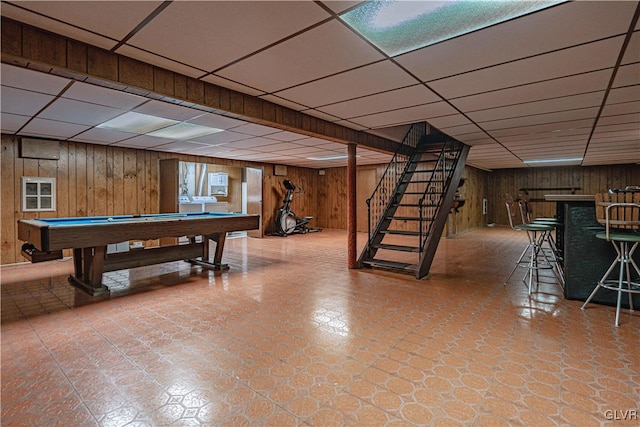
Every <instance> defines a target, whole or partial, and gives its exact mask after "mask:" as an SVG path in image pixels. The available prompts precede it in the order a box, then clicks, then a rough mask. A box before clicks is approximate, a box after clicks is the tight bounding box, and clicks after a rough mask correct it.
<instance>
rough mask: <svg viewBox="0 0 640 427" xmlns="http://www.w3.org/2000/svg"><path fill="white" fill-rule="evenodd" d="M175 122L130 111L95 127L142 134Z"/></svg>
mask: <svg viewBox="0 0 640 427" xmlns="http://www.w3.org/2000/svg"><path fill="white" fill-rule="evenodd" d="M176 123H179V122H178V121H176V120H171V119H165V118H163V117H155V116H149V115H147V114H140V113H134V112H132V111H130V112H128V113H124V114H123V115H121V116H118V117H116V118H113V119H111V120H109V121H106V122H104V123H102V124H99V125H98V126H97V127H99V128H104V129H115V130H119V131H122V132H129V133H137V134H139V135H144V134H145V133H149V132H152V131H154V130H157V129H160V128H163V127H167V126H171V125H174V124H176Z"/></svg>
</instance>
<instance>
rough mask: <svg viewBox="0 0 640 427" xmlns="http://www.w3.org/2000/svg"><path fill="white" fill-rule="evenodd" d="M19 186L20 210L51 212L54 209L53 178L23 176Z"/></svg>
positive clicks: (54, 189)
mask: <svg viewBox="0 0 640 427" xmlns="http://www.w3.org/2000/svg"><path fill="white" fill-rule="evenodd" d="M34 184H35V186H34ZM21 188H22V212H53V211H55V210H56V179H55V178H43V177H40V176H23V177H22V185H21ZM27 190H28V191H27ZM47 193H51V194H47ZM34 202H35V205H34ZM47 202H48V203H47Z"/></svg>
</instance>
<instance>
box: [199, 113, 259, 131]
mask: <svg viewBox="0 0 640 427" xmlns="http://www.w3.org/2000/svg"><path fill="white" fill-rule="evenodd" d="M189 123H195V124H197V125H202V126H209V127H214V128H217V129H230V128H233V127H237V126H242V125H244V124H246V123H247V122H245V121H244V120H238V119H234V118H233V117H227V116H223V115H221V114H212V113H204V114H202V115H201V116H198V117H194V118H193V119H190V120H189Z"/></svg>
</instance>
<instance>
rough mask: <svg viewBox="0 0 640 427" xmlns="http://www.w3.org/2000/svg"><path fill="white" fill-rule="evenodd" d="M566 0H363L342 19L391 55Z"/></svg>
mask: <svg viewBox="0 0 640 427" xmlns="http://www.w3.org/2000/svg"><path fill="white" fill-rule="evenodd" d="M559 3H564V1H542V0H541V1H526V0H525V1H520V0H485V1H471V0H460V1H459V0H448V1H397V0H383V1H371V2H366V3H363V4H362V6H360V7H357V8H355V9H353V10H351V11H349V12H347V13H345V14H344V15H342V16H341V19H342V20H343V21H344V22H346V23H347V24H349V25H350V26H351V27H352V28H353V29H354V30H356V31H357V32H358V33H360V34H361V35H362V36H363V37H365V38H366V39H367V40H369V41H370V42H371V43H373V44H374V45H376V46H377V47H378V48H380V49H381V50H382V51H383V52H385V53H386V54H387V55H389V56H396V55H400V54H402V53H406V52H410V51H412V50H415V49H420V48H422V47H425V46H429V45H432V44H435V43H438V42H441V41H444V40H448V39H451V38H454V37H457V36H460V35H462V34H467V33H470V32H472V31H476V30H480V29H482V28H485V27H489V26H491V25H495V24H498V23H500V22H504V21H508V20H510V19H514V18H517V17H520V16H523V15H526V14H529V13H532V12H536V11H538V10H541V9H545V8H547V7H550V6H553V5H556V4H559Z"/></svg>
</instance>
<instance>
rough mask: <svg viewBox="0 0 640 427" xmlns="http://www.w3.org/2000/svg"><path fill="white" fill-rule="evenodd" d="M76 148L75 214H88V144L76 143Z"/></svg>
mask: <svg viewBox="0 0 640 427" xmlns="http://www.w3.org/2000/svg"><path fill="white" fill-rule="evenodd" d="M75 148H76V212H75V214H74V215H73V216H87V212H88V206H87V190H88V182H87V145H86V144H75Z"/></svg>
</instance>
